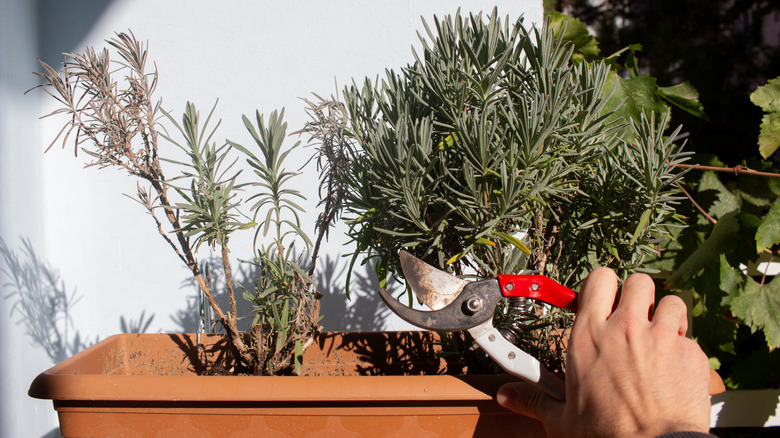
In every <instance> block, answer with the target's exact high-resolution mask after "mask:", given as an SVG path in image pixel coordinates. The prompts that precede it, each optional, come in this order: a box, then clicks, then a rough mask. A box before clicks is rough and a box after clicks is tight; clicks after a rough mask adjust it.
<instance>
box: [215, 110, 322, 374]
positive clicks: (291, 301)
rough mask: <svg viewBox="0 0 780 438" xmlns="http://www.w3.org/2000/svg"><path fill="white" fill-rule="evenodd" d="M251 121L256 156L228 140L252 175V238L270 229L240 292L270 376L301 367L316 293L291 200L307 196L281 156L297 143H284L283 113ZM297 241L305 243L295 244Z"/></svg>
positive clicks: (260, 362) (313, 328)
mask: <svg viewBox="0 0 780 438" xmlns="http://www.w3.org/2000/svg"><path fill="white" fill-rule="evenodd" d="M255 119H256V123H257V126H256V127H255V126H254V125H253V124H252V122H251V121H250V120H249V119H248V118H247V117H246V116H245V117H244V118H243V120H244V125H245V126H246V128H247V131H249V133H250V134H251V136H252V139H253V140H254V143H255V146H256V147H257V149H259V151H260V154H259V156H258V155H257V154H255V153H254V152H252V150H251V149H250V148H248V147H244V146H242V145H240V144H238V143H235V142H230V143H229V144H231V145H232V146H233V147H235V148H236V149H238V150H239V151H241V152H242V153H243V154H244V155H245V157H246V161H247V163H248V164H249V166H250V167H251V169H252V170H253V172H254V174H255V177H256V178H253V180H252V182H251V183H248V184H247V186H248V187H249V188H252V189H254V190H255V193H254V194H253V195H252V196H250V197H249V198H248V199H247V202H249V201H253V200H254V201H255V202H254V203H253V204H252V206H251V207H250V208H251V211H252V216H253V221H254V220H258V218H259V220H260V222H261V223H262V224H264V225H263V226H262V227H258V229H257V232H256V233H255V241H257V237H258V234H259V233H260V231H261V230H262V231H263V236H264V237H268V233H269V231H273V235H272V236H271V239H270V242H269V243H267V244H266V245H261V246H260V247H259V248H258V249H257V257H256V259H255V260H254V261H253V263H254V264H255V266H256V267H257V271H258V274H259V275H258V276H257V277H256V278H255V279H254V282H253V288H252V290H245V291H244V298H245V299H247V300H248V301H250V302H251V303H252V304H253V308H252V311H253V313H254V319H253V321H252V335H253V339H254V341H255V342H257V343H260V344H261V345H260V346H259V347H258V348H257V351H258V358H257V366H258V367H260V368H261V369H262V370H263V374H271V375H273V374H277V373H278V372H279V371H280V370H284V369H286V368H289V367H294V368H295V369H296V372H298V371H300V367H301V360H302V356H303V351H304V350H305V348H306V347H308V346H309V345H310V344H311V342H312V338H313V336H314V335H315V334H316V333H317V332H318V330H319V327H318V326H317V322H318V320H319V318H318V306H317V299H318V295H317V293H316V291H315V289H314V285H313V283H314V282H313V280H312V279H311V278H310V277H309V275H308V274H307V273H306V272H305V269H306V267H305V266H303V265H304V264H305V262H304V260H305V257H306V256H308V255H309V248H310V246H311V241H310V239H309V237H308V236H307V235H306V233H304V232H303V230H301V226H300V220H299V217H298V213H303V212H304V210H303V208H302V207H301V206H299V205H298V204H297V203H296V202H295V201H296V200H299V199H305V198H304V197H303V195H301V194H300V193H299V192H298V191H297V190H294V189H291V188H290V187H289V183H290V180H291V179H292V178H294V177H295V176H297V175H298V173H297V172H292V171H289V170H287V169H286V168H285V159H286V158H287V156H288V155H289V153H290V152H291V151H292V150H293V149H295V148H296V147H298V143H296V144H295V145H293V146H292V147H290V148H285V147H284V138H285V136H286V132H287V123H285V122H284V121H283V119H284V111H282V112H281V113H280V112H277V111H274V112H272V113H271V115H270V116H269V118H268V123H267V124H266V122H265V120H264V118H263V116H262V115H261V114H260V113H259V112H257V113H256V115H255ZM296 243H297V244H298V245H302V246H303V247H302V248H299V247H296ZM311 263H314V261H313V260H312V261H311ZM302 266H303V267H302Z"/></svg>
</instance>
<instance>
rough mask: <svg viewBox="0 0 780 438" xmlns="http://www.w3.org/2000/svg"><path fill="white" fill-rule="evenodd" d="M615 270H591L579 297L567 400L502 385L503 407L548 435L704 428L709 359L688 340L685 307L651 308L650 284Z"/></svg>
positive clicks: (675, 303)
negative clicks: (539, 424)
mask: <svg viewBox="0 0 780 438" xmlns="http://www.w3.org/2000/svg"><path fill="white" fill-rule="evenodd" d="M617 290H618V279H617V276H616V275H615V273H614V272H612V270H610V269H607V268H598V269H596V270H594V271H593V272H591V273H590V275H589V276H588V278H587V279H586V280H585V282H584V284H583V285H582V288H581V290H580V294H579V311H578V314H577V317H576V319H575V322H574V327H573V328H572V333H571V336H570V338H569V350H568V356H567V362H566V401H565V402H561V401H558V400H555V399H553V398H552V397H550V396H548V395H547V394H546V393H545V392H544V391H542V390H541V389H540V388H539V387H538V386H536V385H535V384H532V383H528V382H516V383H510V384H507V385H504V386H503V387H501V389H500V390H499V392H498V396H497V399H498V402H499V404H501V405H502V406H504V407H506V408H508V409H511V410H513V411H515V412H518V413H520V414H523V415H526V416H530V417H533V418H537V419H539V420H540V421H541V422H542V424H544V427H545V430H546V432H547V435H548V436H550V437H578V436H588V437H618V436H620V437H627V436H631V437H656V436H659V435H662V434H664V433H669V432H677V431H691V432H705V433H706V432H707V431H708V430H709V423H710V401H709V396H708V385H709V379H710V370H709V364H708V361H707V356H706V355H705V354H704V352H703V351H702V350H701V348H699V346H698V345H697V344H696V343H695V342H694V341H692V340H690V339H688V338H686V337H685V336H684V335H685V332H686V331H687V329H688V320H687V313H686V307H685V304H684V303H683V301H682V300H681V299H680V298H678V297H676V296H667V297H664V298H663V299H662V300H661V301H660V302H659V304H658V307H657V309H655V312H653V304H654V299H655V286H654V284H653V281H652V280H651V279H650V277H648V276H647V275H643V274H634V275H632V276H630V277H629V278H628V279H627V280H626V281H625V283H624V284H623V293H622V294H621V297H620V303H619V305H618V307H617V309H615V310H614V312H613V310H612V309H613V305H614V302H615V297H616V295H617Z"/></svg>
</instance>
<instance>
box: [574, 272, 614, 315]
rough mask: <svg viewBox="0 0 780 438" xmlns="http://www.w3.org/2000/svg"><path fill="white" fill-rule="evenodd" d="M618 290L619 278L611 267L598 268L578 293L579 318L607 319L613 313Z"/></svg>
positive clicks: (589, 275)
mask: <svg viewBox="0 0 780 438" xmlns="http://www.w3.org/2000/svg"><path fill="white" fill-rule="evenodd" d="M617 291H618V278H617V275H616V274H615V272H613V271H612V270H611V269H609V268H596V269H594V270H593V271H592V272H591V273H590V274H588V277H587V278H586V279H585V282H583V284H582V287H581V288H580V293H579V294H578V300H579V301H578V302H579V310H578V311H577V319H579V320H583V319H584V320H591V321H594V322H599V321H606V320H607V318H609V315H611V314H612V308H613V306H614V304H615V297H616V296H617Z"/></svg>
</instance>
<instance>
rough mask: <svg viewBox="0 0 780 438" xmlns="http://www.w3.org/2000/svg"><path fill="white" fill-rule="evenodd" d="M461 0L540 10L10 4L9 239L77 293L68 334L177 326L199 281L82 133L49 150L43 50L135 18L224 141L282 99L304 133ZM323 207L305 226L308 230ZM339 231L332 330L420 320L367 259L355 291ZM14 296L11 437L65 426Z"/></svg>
mask: <svg viewBox="0 0 780 438" xmlns="http://www.w3.org/2000/svg"><path fill="white" fill-rule="evenodd" d="M458 4H463V8H464V11H479V10H483V11H485V12H487V13H489V12H490V11H491V10H492V9H493V7H494V6H498V9H499V13H500V14H501V15H502V16H504V15H507V14H508V15H509V16H510V17H513V18H514V17H516V16H518V15H520V14H523V13H524V14H525V15H526V17H527V18H528V19H529V20H531V21H535V22H539V21H540V19H541V14H542V10H541V1H540V0H520V1H518V0H515V1H506V0H502V1H498V2H496V1H470V2H452V1H446V0H438V1H423V0H407V1H403V2H399V1H347V0H338V1H329V2H315V1H308V2H304V1H290V2H269V1H249V0H242V1H232V2H207V1H183V0H175V1H174V0H168V1H163V2H160V1H151V0H143V1H124V0H114V1H103V0H84V1H80V2H58V1H56V0H39V1H37V2H33V1H27V0H6V1H3V2H0V56H2V59H0V237H2V238H3V239H4V240H5V241H6V243H7V244H8V245H9V246H10V247H12V248H18V246H19V240H18V239H17V236H25V237H27V238H29V239H31V241H32V243H33V245H34V246H35V249H36V251H37V252H38V253H39V255H40V256H41V257H42V258H43V259H45V260H46V261H47V262H48V263H49V264H50V265H51V266H52V267H53V268H54V269H55V270H57V271H58V272H59V274H60V276H61V278H62V280H63V282H64V284H65V287H66V290H68V291H69V292H73V291H75V292H76V293H77V294H78V295H79V296H80V297H81V300H80V301H79V302H78V303H77V305H76V306H75V307H74V308H73V312H72V315H71V316H72V318H73V323H74V324H73V327H72V328H71V333H70V335H69V336H72V335H73V334H74V333H75V332H78V333H79V334H80V335H81V336H83V337H87V338H90V339H94V338H96V337H100V338H104V337H106V336H108V335H110V334H113V333H117V332H119V331H120V319H122V318H124V319H125V320H137V319H138V318H139V316H140V315H141V313H142V312H145V315H146V316H147V317H148V316H149V315H154V319H153V321H152V323H151V325H150V327H149V330H148V331H151V332H155V331H176V330H180V329H181V328H180V325H179V324H177V323H176V322H175V321H174V320H173V319H172V318H173V317H174V316H176V315H178V314H179V312H182V311H184V310H185V309H186V307H187V302H186V297H188V296H191V295H193V289H192V288H189V287H184V286H183V285H182V284H183V282H184V281H185V280H186V279H187V278H188V275H187V271H186V270H185V268H184V267H183V266H182V265H181V263H180V262H179V260H178V259H177V258H176V257H175V256H174V255H173V253H172V252H171V250H170V248H168V247H167V246H166V244H165V243H164V242H163V241H162V240H161V239H160V237H159V236H158V235H157V234H156V231H155V229H154V226H153V224H152V223H151V220H150V218H149V217H148V216H146V214H145V213H144V211H143V210H142V209H141V208H140V207H139V206H138V205H136V204H135V203H134V202H133V201H131V200H130V199H127V198H126V197H123V196H121V194H122V193H129V194H131V193H133V192H134V189H135V182H134V181H132V180H131V179H129V178H127V177H126V175H124V174H122V173H120V172H117V171H114V170H111V169H107V170H102V171H97V170H95V169H87V170H83V169H82V166H83V159H84V157H83V155H80V156H79V158H78V159H74V158H73V154H72V150H73V149H72V147H71V146H70V145H69V146H68V147H66V149H65V150H59V149H58V148H55V149H53V150H52V151H50V152H49V153H48V154H47V155H46V156H45V157H44V156H43V150H44V149H45V147H46V146H47V145H48V143H49V142H50V141H51V139H52V138H53V137H54V135H55V134H56V132H57V130H58V129H59V127H60V126H61V123H62V122H63V120H62V119H46V120H43V121H39V120H38V117H39V116H41V115H43V114H46V113H48V112H50V111H51V110H52V109H54V108H55V107H54V106H53V101H52V100H51V99H47V98H45V96H43V94H42V93H40V92H34V93H31V94H28V95H26V96H25V95H23V93H24V91H26V90H27V89H29V88H31V87H32V86H34V85H36V84H37V81H36V79H35V77H34V76H33V75H32V74H31V72H32V71H38V70H39V67H38V66H37V64H36V62H35V58H36V57H41V58H43V59H44V60H45V61H47V62H48V63H50V64H52V65H54V64H57V63H58V62H59V61H61V59H62V58H61V56H60V55H59V53H61V52H80V51H82V50H83V49H84V47H85V46H95V47H97V48H102V47H104V40H105V39H107V38H110V37H112V36H113V34H114V32H116V31H126V30H127V29H131V30H132V31H133V32H134V34H135V35H136V37H138V38H139V39H140V40H142V41H148V42H149V54H150V57H151V60H153V61H154V62H156V64H157V67H158V69H159V73H160V84H159V88H158V96H162V97H163V98H164V107H165V108H166V109H169V110H173V111H174V113H181V111H182V109H183V107H184V104H185V102H186V101H188V100H190V101H193V102H195V103H196V104H197V105H198V106H199V108H201V110H202V111H207V110H208V108H210V106H211V105H212V104H213V102H214V101H215V100H216V99H217V98H219V99H220V103H219V107H218V110H217V113H218V116H219V117H220V118H221V119H222V120H223V122H222V126H221V128H220V131H219V138H225V137H227V138H230V139H232V140H236V141H239V142H248V141H249V137H248V136H247V135H245V134H244V132H245V131H244V128H243V125H242V124H241V115H242V114H248V115H252V114H253V113H254V111H255V110H256V109H259V110H260V111H261V112H262V113H264V114H268V113H270V112H271V111H273V110H274V109H279V108H281V107H285V108H286V120H287V122H288V126H289V131H290V132H292V131H294V130H297V129H300V128H301V127H302V126H303V124H304V123H305V122H306V120H307V119H306V116H305V113H304V104H303V102H302V101H301V100H300V98H308V97H311V93H312V92H316V93H318V94H321V95H330V94H332V93H334V92H336V91H337V88H336V86H335V85H334V83H335V82H338V84H339V88H340V87H342V86H344V85H345V84H348V83H349V82H350V81H351V80H352V79H353V78H354V79H355V80H357V81H358V82H360V81H362V79H363V78H364V77H365V76H370V77H375V76H376V75H378V74H383V72H384V69H385V68H395V69H398V68H399V67H401V66H403V65H405V64H406V63H407V62H410V61H411V60H412V57H411V50H410V47H411V46H412V45H416V44H417V35H416V32H417V31H421V30H422V25H421V21H420V17H421V16H423V17H425V18H426V19H428V20H429V21H430V20H431V18H432V17H433V15H434V14H438V15H446V14H453V13H454V12H455V11H456V9H457V7H458ZM296 140H297V139H294V138H291V139H290V144H292V143H294V141H296ZM303 140H305V139H303ZM303 159H304V156H303V155H301V154H299V155H298V156H297V160H299V161H301V162H302V160H303ZM310 171H312V170H311V169H310ZM305 179H306V181H305V183H304V182H301V184H302V185H301V189H302V190H304V191H305V192H306V193H307V196H308V197H309V199H310V202H309V204H310V205H309V206H310V207H311V209H312V210H313V205H314V203H315V200H316V191H315V190H314V186H312V185H307V184H310V183H311V182H312V180H313V178H305ZM314 217H315V214H311V215H309V217H308V218H307V221H308V222H307V223H305V224H304V227H307V228H308V229H311V228H312V225H313V218H314ZM341 231H343V227H342V228H341V229H337V230H334V232H332V233H331V241H330V244H329V246H328V249H327V251H326V253H325V254H326V256H328V257H330V258H331V259H332V260H337V261H338V262H337V266H336V268H335V269H332V270H331V272H328V278H327V281H325V282H324V283H325V284H327V285H329V288H328V290H329V291H331V293H330V294H328V296H326V298H325V300H324V302H323V311H324V313H325V315H326V316H325V319H324V321H323V324H324V325H325V327H326V328H328V329H382V328H390V329H393V328H405V327H408V326H407V325H405V324H404V323H402V322H400V321H399V320H398V319H397V318H394V317H388V315H387V312H386V311H385V309H384V308H383V307H381V306H380V305H379V301H378V299H377V298H376V295H375V294H371V293H370V291H371V290H372V288H373V287H375V282H374V280H372V276H371V275H370V271H368V272H363V271H360V272H358V273H357V274H359V275H360V277H361V278H362V280H361V282H360V283H358V284H362V286H363V290H362V291H361V292H356V293H355V295H356V297H355V298H354V299H353V300H352V301H351V302H348V301H347V300H346V298H345V297H344V294H343V292H342V289H343V285H344V270H345V269H346V260H345V259H342V258H341V257H340V256H341V255H342V254H344V253H348V252H350V251H351V249H350V248H345V247H344V246H343V245H344V242H345V239H344V238H343V237H342V236H341ZM249 240H251V236H250V235H247V236H245V237H244V239H243V240H241V241H238V242H236V243H237V245H235V246H234V248H233V250H234V253H235V254H236V255H238V256H240V257H250V256H251V245H250V243H249ZM2 295H3V296H5V295H6V290H5V289H4V290H3V294H2ZM11 305H12V301H11V300H7V299H3V300H1V301H0V327H1V328H2V330H3V332H4V333H5V334H10V336H6V337H4V338H3V341H2V342H3V343H2V344H1V345H0V348H2V350H1V351H3V352H4V353H5V355H4V357H6V359H4V360H2V361H0V373H1V375H2V382H3V384H2V385H0V387H1V388H2V389H0V391H2V393H1V394H2V397H1V398H0V409H1V414H0V436H3V437H6V436H7V437H21V436H25V437H28V436H29V437H40V436H44V435H47V434H49V433H51V436H56V435H55V434H56V430H54V429H55V427H56V416H55V413H54V411H53V409H52V407H51V403H50V402H48V401H40V400H33V399H30V398H29V397H27V395H26V390H27V387H28V386H29V383H30V382H31V381H32V379H33V378H34V377H35V375H37V374H38V373H39V372H41V371H43V370H44V369H46V368H48V367H49V366H50V365H52V363H51V361H50V360H49V359H48V357H47V356H46V354H44V352H43V351H42V350H41V349H39V348H35V347H34V346H33V345H31V342H30V339H29V338H28V337H26V336H25V335H24V331H23V328H22V327H21V326H18V325H15V324H14V323H13V320H12V319H10V318H9V316H10V313H11ZM8 358H11V359H14V360H18V361H19V362H17V363H14V361H13V360H8Z"/></svg>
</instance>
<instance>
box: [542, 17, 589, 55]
mask: <svg viewBox="0 0 780 438" xmlns="http://www.w3.org/2000/svg"><path fill="white" fill-rule="evenodd" d="M548 16H549V18H550V25H551V26H552V27H554V28H555V36H556V37H560V35H561V30H563V29H564V26H565V30H564V32H563V40H564V41H571V42H572V43H573V44H574V53H573V54H572V62H573V63H574V64H579V63H580V62H582V61H585V60H588V59H593V58H595V57H597V56H599V52H600V49H599V43H598V41H596V38H594V37H593V36H592V35H591V34H590V33H589V32H588V28H587V27H585V23H583V22H582V21H580V20H579V19H577V18H574V17H570V16H568V15H565V14H562V13H560V12H557V11H552V12H550V13H549V14H548Z"/></svg>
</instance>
